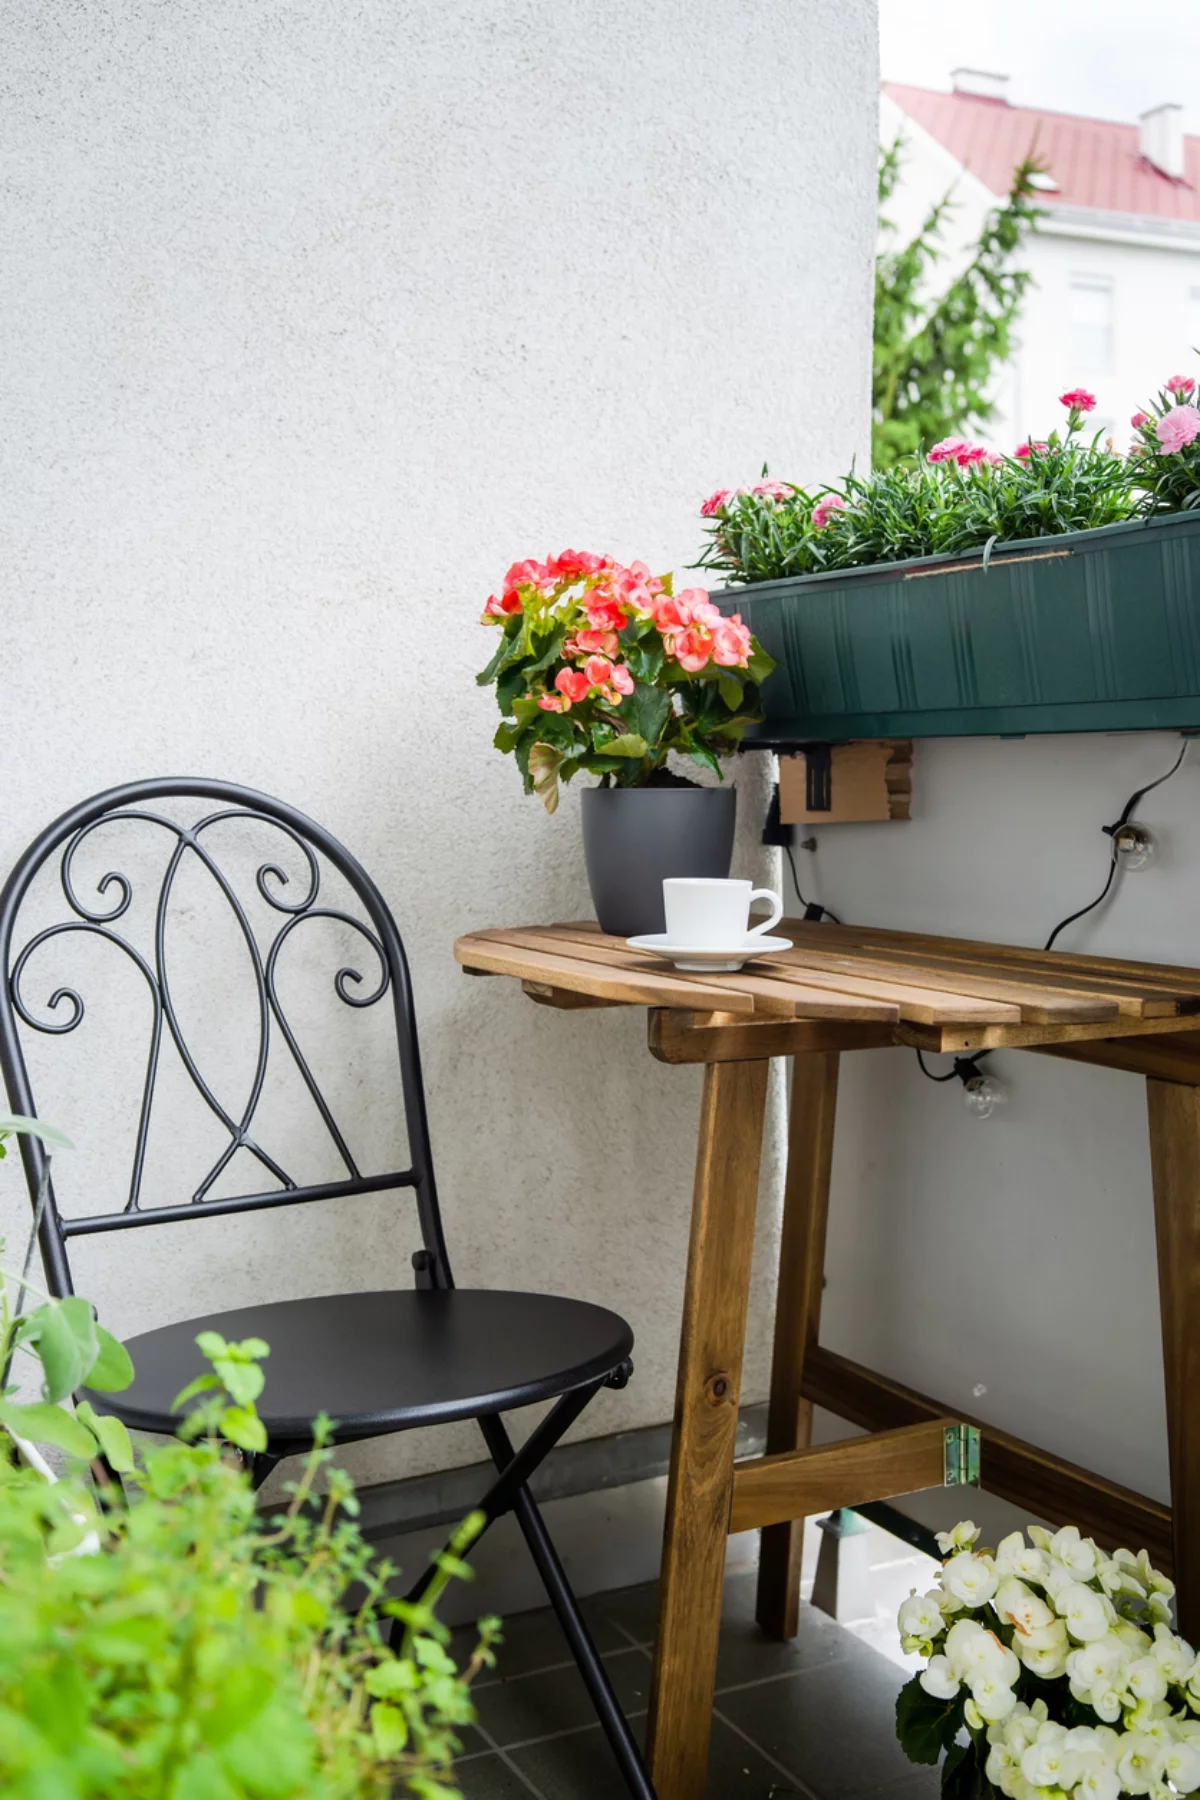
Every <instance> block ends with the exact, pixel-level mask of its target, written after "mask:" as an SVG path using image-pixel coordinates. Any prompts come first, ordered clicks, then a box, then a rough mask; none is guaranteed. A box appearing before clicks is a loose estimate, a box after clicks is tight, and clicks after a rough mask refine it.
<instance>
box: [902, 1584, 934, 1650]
mask: <svg viewBox="0 0 1200 1800" xmlns="http://www.w3.org/2000/svg"><path fill="white" fill-rule="evenodd" d="M896 1623H897V1625H898V1626H899V1629H900V1636H901V1637H902V1638H903V1639H904V1641H905V1646H906V1647H907V1645H908V1642H909V1640H910V1639H915V1640H917V1641H918V1642H921V1643H928V1642H929V1641H930V1640H931V1639H932V1638H935V1637H938V1636H939V1635H940V1633H941V1631H942V1628H943V1626H944V1625H945V1620H944V1619H943V1618H942V1609H941V1607H940V1606H939V1605H938V1603H937V1595H936V1594H918V1593H917V1592H916V1591H915V1589H914V1591H913V1592H912V1593H911V1594H910V1595H909V1597H908V1599H907V1600H902V1601H901V1602H900V1611H899V1613H898V1615H897V1618H896Z"/></svg>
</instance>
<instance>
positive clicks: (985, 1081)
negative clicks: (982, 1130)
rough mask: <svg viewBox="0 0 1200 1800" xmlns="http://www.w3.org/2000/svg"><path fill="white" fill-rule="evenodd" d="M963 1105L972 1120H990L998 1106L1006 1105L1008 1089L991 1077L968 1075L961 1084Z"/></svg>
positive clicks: (977, 1074)
mask: <svg viewBox="0 0 1200 1800" xmlns="http://www.w3.org/2000/svg"><path fill="white" fill-rule="evenodd" d="M963 1105H964V1106H965V1107H966V1109H967V1111H968V1112H969V1113H970V1115H971V1117H972V1118H973V1119H990V1118H991V1116H992V1114H993V1113H994V1112H995V1110H996V1108H997V1107H998V1106H1007V1105H1008V1089H1007V1088H1006V1087H1005V1086H1004V1084H1003V1082H1000V1081H997V1080H996V1079H995V1077H994V1076H992V1075H980V1074H979V1073H978V1072H977V1073H976V1074H974V1075H969V1076H967V1078H966V1079H965V1080H964V1082H963Z"/></svg>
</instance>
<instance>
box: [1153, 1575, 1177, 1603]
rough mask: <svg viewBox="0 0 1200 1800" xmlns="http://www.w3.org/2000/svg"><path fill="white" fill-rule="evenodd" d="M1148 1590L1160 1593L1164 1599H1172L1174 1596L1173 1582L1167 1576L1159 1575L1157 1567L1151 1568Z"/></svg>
mask: <svg viewBox="0 0 1200 1800" xmlns="http://www.w3.org/2000/svg"><path fill="white" fill-rule="evenodd" d="M1150 1592H1151V1593H1152V1594H1161V1595H1162V1597H1163V1599H1164V1600H1173V1599H1174V1598H1175V1583H1174V1582H1173V1581H1170V1580H1169V1579H1168V1578H1167V1576H1165V1575H1160V1574H1159V1572H1158V1570H1157V1569H1151V1571H1150Z"/></svg>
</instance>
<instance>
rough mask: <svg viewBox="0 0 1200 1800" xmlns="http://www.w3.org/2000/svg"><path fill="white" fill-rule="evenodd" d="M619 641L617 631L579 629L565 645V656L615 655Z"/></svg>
mask: <svg viewBox="0 0 1200 1800" xmlns="http://www.w3.org/2000/svg"><path fill="white" fill-rule="evenodd" d="M617 648H618V642H617V634H616V632H615V631H588V630H584V631H577V632H576V633H575V636H574V637H573V638H568V639H567V641H566V643H565V644H564V645H563V655H564V656H615V655H616V654H617Z"/></svg>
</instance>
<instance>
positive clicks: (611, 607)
mask: <svg viewBox="0 0 1200 1800" xmlns="http://www.w3.org/2000/svg"><path fill="white" fill-rule="evenodd" d="M579 604H580V606H581V607H582V609H583V611H584V612H585V613H586V614H587V621H588V624H589V625H590V626H591V628H592V630H593V631H620V629H621V627H622V625H624V623H625V613H624V610H623V609H622V608H621V606H619V605H618V603H617V602H616V601H615V600H613V599H610V598H607V597H606V596H605V595H603V594H602V593H601V592H600V591H599V589H596V590H594V591H593V592H592V593H590V594H585V595H584V596H583V599H582V600H581V601H580V602H579Z"/></svg>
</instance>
